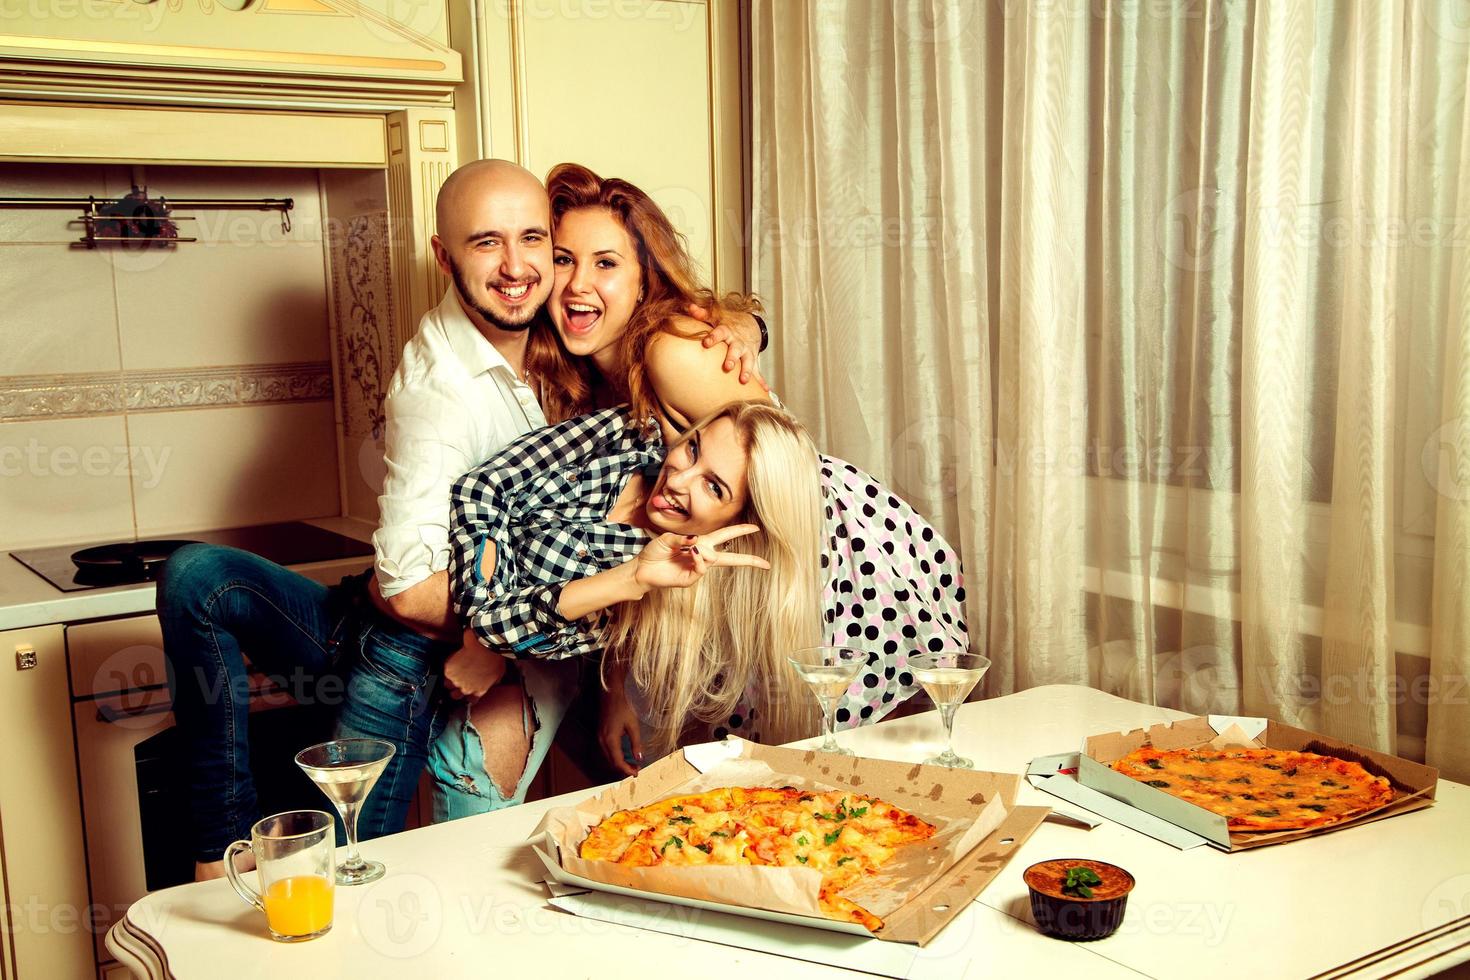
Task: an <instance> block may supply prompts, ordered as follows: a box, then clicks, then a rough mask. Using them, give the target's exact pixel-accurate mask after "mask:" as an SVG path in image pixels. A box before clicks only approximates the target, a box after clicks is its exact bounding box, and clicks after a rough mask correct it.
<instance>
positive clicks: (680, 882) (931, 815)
mask: <svg viewBox="0 0 1470 980" xmlns="http://www.w3.org/2000/svg"><path fill="white" fill-rule="evenodd" d="M732 767H733V768H732ZM744 767H759V768H761V769H763V770H764V769H765V768H766V767H768V771H769V772H771V773H774V774H776V779H775V780H774V781H770V782H768V783H767V784H768V785H785V784H787V783H790V784H792V785H798V786H803V785H813V786H817V787H823V786H825V787H830V788H833V789H845V788H850V789H851V790H852V791H853V792H855V793H862V794H864V795H867V796H875V797H880V798H882V799H885V800H888V801H889V802H891V803H893V804H894V805H896V806H899V807H902V808H904V809H906V810H909V811H911V812H913V813H915V814H917V815H918V816H920V817H922V818H924V819H926V820H929V821H931V822H939V823H941V825H942V826H952V827H953V829H954V831H955V834H954V839H953V846H952V847H951V848H950V849H949V850H948V851H947V852H946V855H947V856H946V857H945V858H944V859H943V860H942V861H940V862H939V863H938V864H935V863H934V862H932V861H931V862H929V863H928V865H927V866H926V867H925V868H924V870H923V873H922V876H920V877H916V878H915V879H913V880H911V881H910V882H909V886H910V887H909V888H908V894H907V898H906V899H905V900H904V901H903V902H902V904H900V905H898V906H897V907H896V908H892V909H884V910H882V911H878V910H874V911H875V912H877V914H879V915H880V916H881V917H882V919H883V921H884V925H883V928H882V929H880V930H878V931H877V932H876V933H870V932H869V931H868V930H867V929H865V928H863V927H862V926H860V925H858V924H856V923H850V922H838V921H835V920H832V919H827V918H824V917H821V916H819V915H815V914H799V913H797V912H795V911H792V909H793V908H797V907H800V904H801V903H800V902H799V901H795V902H793V901H783V898H787V899H789V898H791V895H790V893H786V894H784V895H783V894H782V893H781V892H780V891H779V890H778V889H772V890H768V891H760V892H759V893H758V894H752V893H750V892H749V891H744V892H742V891H741V889H742V888H744V887H745V884H744V883H743V882H740V883H737V884H736V885H735V887H734V890H733V891H731V890H729V889H728V887H727V884H728V883H720V882H716V883H715V884H714V885H713V886H711V885H710V883H709V881H708V880H707V879H706V880H699V879H698V878H696V876H695V875H682V874H681V875H674V876H664V877H662V878H661V879H660V881H659V890H658V891H651V890H648V889H646V888H640V887H637V881H638V880H639V879H638V878H637V877H636V876H630V872H647V871H651V870H663V871H666V872H667V871H679V872H684V871H692V872H703V873H707V872H708V871H709V870H714V871H717V872H721V873H723V872H738V873H741V874H749V873H751V872H756V873H765V872H767V871H769V870H770V869H765V868H742V869H729V868H720V869H628V868H623V867H622V866H620V865H614V864H607V863H604V862H596V861H583V860H582V859H581V858H580V857H578V856H577V853H576V847H577V845H579V844H580V843H581V840H582V838H583V837H585V836H586V831H587V829H588V828H589V827H591V826H593V825H595V824H596V823H597V822H598V821H600V820H601V819H602V818H603V817H605V816H607V815H609V814H611V813H613V812H615V811H617V810H621V809H630V808H633V807H639V806H644V805H646V804H649V803H654V802H657V801H658V800H661V799H665V798H666V797H669V796H672V795H675V794H676V793H679V792H684V791H686V788H687V786H688V784H694V785H695V786H696V788H700V787H699V782H698V781H699V780H701V779H707V780H715V781H719V780H720V779H721V776H722V774H723V773H730V772H739V771H742V769H743V768H744ZM757 784H758V783H745V782H724V783H722V785H757ZM1020 786H1021V777H1020V775H1019V774H1015V773H994V772H983V771H972V770H960V769H946V768H943V767H938V766H926V765H917V764H912V763H903V762H891V761H883V760H875V759H865V758H861V757H854V756H842V755H829V754H826V753H822V752H817V751H814V750H810V749H786V748H776V747H770V746H764V745H758V744H756V743H753V742H747V741H745V740H743V739H739V738H735V737H731V738H728V739H726V740H725V741H723V742H713V743H707V744H704V745H695V746H688V747H686V748H685V749H683V750H682V751H680V752H675V753H672V754H671V755H669V756H666V757H665V758H663V759H660V760H659V761H658V762H655V763H653V764H652V765H650V766H648V767H646V768H645V769H643V770H642V771H641V772H640V773H639V774H638V775H637V776H633V777H629V778H628V779H625V780H623V781H622V782H620V783H615V784H613V785H612V786H611V787H609V788H608V789H606V790H604V791H603V792H602V793H600V794H598V795H597V796H595V797H593V798H592V799H590V800H586V801H584V802H582V803H581V804H579V805H577V806H576V807H562V808H558V809H554V810H551V811H549V812H548V813H547V814H546V815H545V817H543V818H542V821H541V823H540V824H539V825H538V826H537V828H536V830H535V831H534V832H533V834H532V837H531V841H530V842H531V844H532V846H533V848H534V850H535V852H536V854H537V855H538V856H539V858H540V859H541V862H542V863H543V864H544V865H545V866H546V870H547V873H548V874H549V875H550V877H551V879H552V881H554V882H557V883H559V884H560V885H563V886H572V887H580V888H586V889H591V890H595V891H602V892H611V893H613V894H617V895H624V896H628V897H633V898H639V899H654V900H657V901H660V902H667V903H672V904H675V905H683V906H689V907H692V908H698V909H707V910H710V911H715V912H725V913H731V914H734V915H738V916H745V917H748V918H753V919H764V920H767V921H771V922H780V923H788V924H792V925H800V926H806V927H809V928H813V929H821V930H826V931H828V932H839V933H848V934H851V935H853V936H855V937H862V938H863V939H873V938H877V939H879V940H884V941H887V942H897V943H910V944H913V945H916V946H923V945H925V944H926V943H928V942H929V941H930V940H931V939H933V938H934V936H935V935H937V934H938V933H939V931H940V930H941V929H943V928H944V926H945V925H947V924H948V923H949V922H950V921H951V920H952V919H954V918H955V917H957V916H958V915H959V914H960V913H962V912H963V911H964V910H965V908H966V907H967V906H968V905H969V904H970V903H971V902H973V901H974V900H975V898H976V896H978V895H979V894H980V892H981V891H982V890H983V889H984V888H985V886H986V885H988V884H989V883H990V882H991V881H992V880H993V879H994V878H995V877H996V876H997V875H998V874H999V873H1000V871H1001V869H1002V868H1004V867H1005V865H1006V863H1007V862H1008V861H1009V860H1010V859H1011V856H1012V855H1013V854H1015V852H1016V850H1017V849H1018V848H1020V846H1021V845H1022V844H1023V843H1025V841H1026V840H1027V838H1029V837H1030V836H1031V834H1032V833H1034V832H1035V830H1036V828H1037V827H1038V826H1040V825H1041V822H1042V820H1044V819H1045V818H1046V816H1047V814H1048V813H1049V812H1050V809H1049V808H1047V807H1034V806H1022V807H1018V806H1016V805H1015V801H1016V796H1017V793H1018V791H1019V789H1020ZM939 836H940V835H936V840H937V839H938V837H939ZM796 870H797V869H781V871H782V872H787V871H790V872H795V871H796ZM800 873H803V874H805V875H810V876H811V878H812V879H813V881H815V880H816V878H817V876H816V875H815V874H814V873H812V872H805V871H804V869H803V871H802V872H800ZM620 879H621V880H620ZM735 880H736V879H734V878H733V877H732V878H731V879H729V881H735ZM746 881H748V879H746ZM722 888H723V889H726V890H724V891H722V890H721V889H722ZM811 896H812V897H811V903H810V904H811V905H812V908H813V909H814V908H815V905H814V900H815V885H814V884H813V886H812V890H811ZM735 898H738V899H739V901H738V902H737V901H734V900H722V899H735ZM747 899H748V900H749V902H750V904H749V905H747V904H743V902H744V901H746V900H747ZM860 904H861V903H860ZM759 905H763V906H765V907H757V906H759ZM752 931H755V930H754V924H752Z"/></svg>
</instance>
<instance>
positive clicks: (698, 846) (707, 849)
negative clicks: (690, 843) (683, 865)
mask: <svg viewBox="0 0 1470 980" xmlns="http://www.w3.org/2000/svg"><path fill="white" fill-rule="evenodd" d="M694 848H695V850H698V851H703V852H704V853H706V854H708V853H709V852H710V851H713V850H714V848H713V847H710V846H709V845H708V844H695V845H694Z"/></svg>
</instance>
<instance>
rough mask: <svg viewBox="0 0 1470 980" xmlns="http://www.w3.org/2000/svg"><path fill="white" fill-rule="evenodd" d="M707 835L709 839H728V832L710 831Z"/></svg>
mask: <svg viewBox="0 0 1470 980" xmlns="http://www.w3.org/2000/svg"><path fill="white" fill-rule="evenodd" d="M709 835H710V836H711V837H729V836H730V832H729V831H728V830H711V831H710V832H709Z"/></svg>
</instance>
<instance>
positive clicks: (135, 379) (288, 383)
mask: <svg viewBox="0 0 1470 980" xmlns="http://www.w3.org/2000/svg"><path fill="white" fill-rule="evenodd" d="M331 397H332V365H331V364H330V363H328V362H327V361H307V362H301V363H293V364H243V365H238V366H234V367H217V368H197V369H194V370H187V369H185V370H176V371H174V370H165V371H111V372H103V373H98V374H33V375H12V376H10V377H0V422H15V421H19V420H22V419H54V418H78V417H83V416H91V415H118V414H121V413H124V412H128V413H133V412H161V411H171V410H175V409H181V408H223V407H227V406H238V405H261V404H272V403H278V402H301V401H323V400H326V399H330V398H331Z"/></svg>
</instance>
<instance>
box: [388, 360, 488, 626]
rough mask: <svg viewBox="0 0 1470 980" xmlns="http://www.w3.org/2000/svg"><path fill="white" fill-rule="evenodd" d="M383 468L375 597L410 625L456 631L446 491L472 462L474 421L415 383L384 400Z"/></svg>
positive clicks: (447, 397) (433, 388) (447, 393)
mask: <svg viewBox="0 0 1470 980" xmlns="http://www.w3.org/2000/svg"><path fill="white" fill-rule="evenodd" d="M385 410H386V413H387V417H388V428H387V432H386V433H385V435H384V447H383V450H384V451H383V461H384V463H385V465H386V467H387V473H386V474H385V476H384V478H383V492H382V494H381V495H380V496H379V497H378V510H379V514H380V517H379V520H378V529H377V531H376V532H374V534H373V550H374V553H375V561H374V566H375V569H376V572H377V574H376V576H375V577H374V588H373V589H371V590H370V594H371V595H372V596H373V603H374V605H376V606H377V607H378V609H380V610H381V611H383V612H384V613H386V614H388V615H389V616H392V617H393V618H394V619H396V620H398V621H400V622H402V623H404V624H405V625H407V626H409V627H411V628H412V629H415V630H418V631H420V632H425V633H429V634H431V635H434V636H440V637H443V636H457V635H458V634H459V627H458V624H457V623H456V622H455V621H454V618H453V616H452V614H451V611H450V608H449V576H448V574H447V572H446V571H445V570H444V566H445V565H446V564H447V563H448V556H449V492H450V488H451V487H452V486H453V485H454V481H455V480H457V479H459V477H460V476H461V475H462V474H463V473H464V472H465V471H466V470H468V469H470V467H472V466H473V465H475V463H478V462H479V460H478V459H472V458H471V452H472V447H473V444H474V431H473V428H472V426H473V422H472V420H471V418H470V416H469V413H468V412H467V411H466V409H465V407H464V405H463V403H462V401H461V399H459V398H458V397H457V396H456V394H455V393H454V392H453V391H452V390H450V389H448V388H446V387H441V386H439V385H435V384H432V383H418V384H414V385H412V386H411V387H406V388H403V389H400V390H397V391H394V392H393V393H392V394H390V395H389V396H388V399H387V401H386V403H385Z"/></svg>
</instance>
